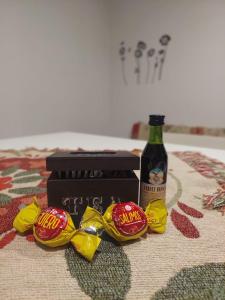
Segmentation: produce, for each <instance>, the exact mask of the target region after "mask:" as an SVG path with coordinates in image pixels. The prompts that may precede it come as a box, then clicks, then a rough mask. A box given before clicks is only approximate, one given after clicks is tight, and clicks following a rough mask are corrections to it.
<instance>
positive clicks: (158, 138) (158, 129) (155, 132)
mask: <svg viewBox="0 0 225 300" xmlns="http://www.w3.org/2000/svg"><path fill="white" fill-rule="evenodd" d="M149 129H150V130H149V138H148V143H149V144H163V136H162V129H163V126H152V125H150V126H149Z"/></svg>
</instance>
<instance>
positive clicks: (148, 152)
mask: <svg viewBox="0 0 225 300" xmlns="http://www.w3.org/2000/svg"><path fill="white" fill-rule="evenodd" d="M164 118H165V116H163V115H150V116H149V125H150V130H149V139H148V143H147V145H146V146H145V149H144V151H143V153H142V156H141V179H140V206H141V207H142V208H143V209H145V208H146V206H147V205H148V203H150V202H152V201H154V200H157V199H164V200H165V198H166V180H167V163H168V159H167V153H166V149H165V147H164V144H163V125H164Z"/></svg>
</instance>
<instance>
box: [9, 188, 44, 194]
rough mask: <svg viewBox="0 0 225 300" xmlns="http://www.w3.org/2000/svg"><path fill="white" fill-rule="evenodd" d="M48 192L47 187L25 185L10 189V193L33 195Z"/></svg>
mask: <svg viewBox="0 0 225 300" xmlns="http://www.w3.org/2000/svg"><path fill="white" fill-rule="evenodd" d="M44 192H46V188H40V187H24V188H15V189H11V190H9V193H13V194H18V195H33V194H40V193H44Z"/></svg>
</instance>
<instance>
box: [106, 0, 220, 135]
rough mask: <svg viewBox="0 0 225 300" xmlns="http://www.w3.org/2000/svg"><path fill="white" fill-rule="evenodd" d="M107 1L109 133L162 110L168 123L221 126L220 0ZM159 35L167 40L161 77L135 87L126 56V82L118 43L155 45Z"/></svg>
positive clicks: (126, 129)
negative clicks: (110, 22) (109, 25)
mask: <svg viewBox="0 0 225 300" xmlns="http://www.w3.org/2000/svg"><path fill="white" fill-rule="evenodd" d="M111 5H112V7H111V11H112V20H113V26H112V45H113V48H112V55H113V58H112V68H113V71H112V78H113V80H112V86H113V93H112V115H113V121H112V124H113V127H112V128H113V134H114V135H119V136H128V134H129V133H130V129H131V126H132V124H133V123H134V122H136V121H139V120H142V121H147V120H148V114H149V113H156V112H159V113H165V114H166V115H167V122H168V123H173V124H184V125H185V124H186V125H205V126H211V127H216V126H219V127H225V1H222V0H213V1H212V0H169V1H168V0H138V1H137V0H114V1H111ZM164 33H168V34H170V35H171V36H172V41H171V43H170V45H169V48H168V54H167V60H166V63H165V68H164V73H163V78H162V80H161V81H158V82H155V83H154V84H149V85H145V84H143V83H142V84H140V85H137V84H136V83H135V77H134V74H133V69H134V64H133V57H130V58H129V59H128V61H126V63H127V74H128V75H127V77H128V81H129V84H128V86H125V85H124V84H123V81H122V77H121V65H120V63H121V61H120V59H119V55H118V49H119V44H120V42H121V41H125V42H126V43H127V44H128V45H131V46H132V48H134V45H135V44H136V43H137V41H139V40H144V41H146V42H147V43H148V44H149V45H150V46H156V45H159V44H158V38H159V36H160V35H162V34H164Z"/></svg>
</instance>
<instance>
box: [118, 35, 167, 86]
mask: <svg viewBox="0 0 225 300" xmlns="http://www.w3.org/2000/svg"><path fill="white" fill-rule="evenodd" d="M158 41H159V45H160V49H156V48H154V47H150V48H149V49H147V43H146V42H144V41H142V40H141V41H138V42H137V44H136V48H135V49H134V50H133V54H134V59H135V68H134V74H135V77H136V83H137V84H140V83H141V78H142V76H141V75H142V73H143V70H144V71H146V75H145V83H146V84H148V83H149V79H150V74H151V70H152V80H151V82H152V83H154V82H155V80H156V79H158V80H161V79H162V74H163V67H164V64H165V61H166V54H167V50H168V45H169V43H170V42H171V36H170V35H168V34H163V35H162V36H161V37H160V38H159V40H158ZM131 53H132V48H131V47H127V48H126V47H125V42H124V41H122V42H121V43H120V48H119V55H120V60H121V69H122V79H123V82H124V84H125V85H127V84H128V81H127V77H126V64H125V61H126V56H129V55H130V54H131ZM143 57H146V66H143V63H142V62H143ZM151 65H152V67H151Z"/></svg>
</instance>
